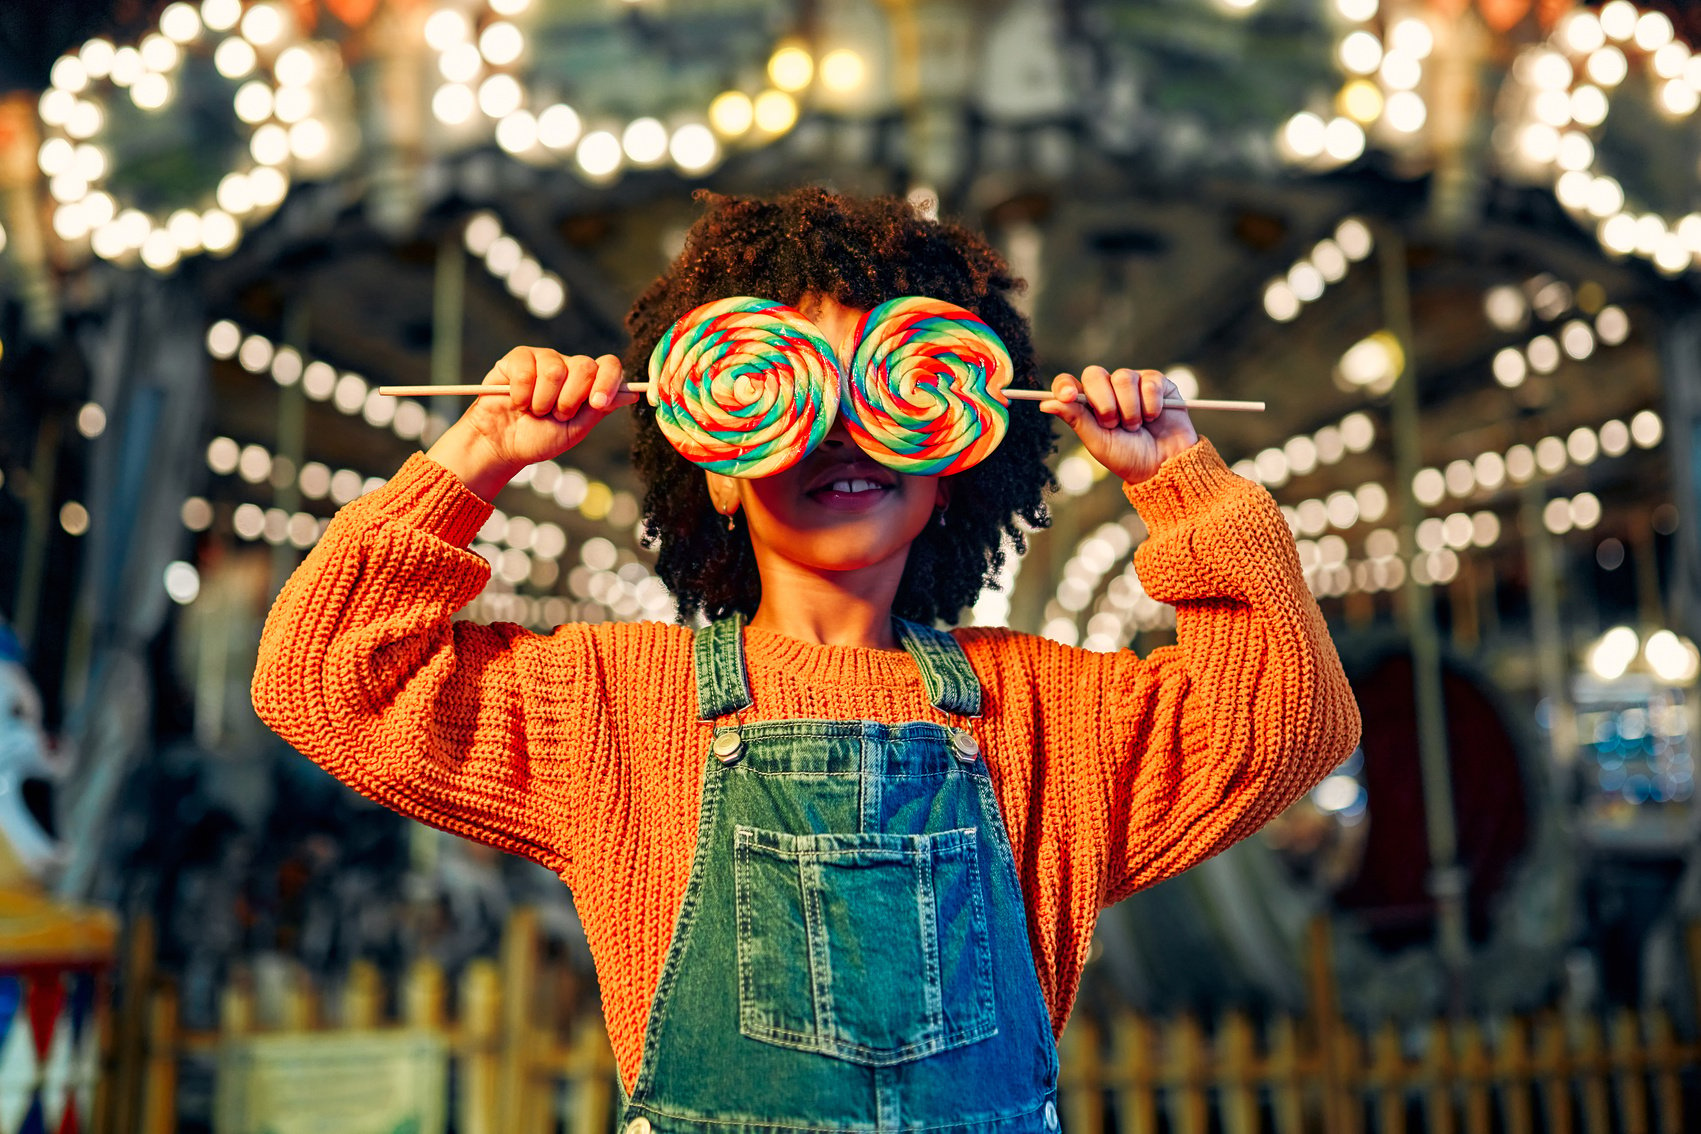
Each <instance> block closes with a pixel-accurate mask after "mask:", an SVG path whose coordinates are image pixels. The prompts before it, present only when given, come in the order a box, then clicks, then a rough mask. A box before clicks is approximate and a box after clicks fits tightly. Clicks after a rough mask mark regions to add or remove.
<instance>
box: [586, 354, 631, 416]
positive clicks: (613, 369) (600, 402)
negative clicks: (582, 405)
mask: <svg viewBox="0 0 1701 1134" xmlns="http://www.w3.org/2000/svg"><path fill="white" fill-rule="evenodd" d="M596 368H597V370H596V378H595V380H594V381H592V383H591V397H590V402H591V408H592V409H594V410H605V409H610V408H612V407H613V405H614V402H615V398H616V396H617V395H618V394H619V393H620V359H618V358H616V357H615V356H614V355H612V354H603V355H598V356H597V360H596ZM636 397H637V395H635V394H634V395H633V398H636Z"/></svg>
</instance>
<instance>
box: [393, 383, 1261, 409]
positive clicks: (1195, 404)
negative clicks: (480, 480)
mask: <svg viewBox="0 0 1701 1134" xmlns="http://www.w3.org/2000/svg"><path fill="white" fill-rule="evenodd" d="M649 388H650V384H649V383H648V382H628V383H626V384H625V385H623V386H621V387H620V390H621V392H622V393H624V392H626V391H628V390H630V391H632V392H633V393H635V394H642V393H645V392H646V391H648V390H649ZM378 392H379V393H380V394H388V395H390V396H391V397H395V398H428V397H431V396H433V395H437V394H443V395H450V394H458V395H461V396H463V397H483V396H491V397H502V398H505V397H507V396H508V387H507V386H499V385H490V386H380V387H378ZM1004 396H1005V397H1006V398H1009V399H1010V400H1011V401H1018V402H1043V401H1045V400H1046V399H1047V398H1049V397H1051V391H1050V390H1011V389H1006V390H1005V391H1004ZM1164 405H1165V406H1166V407H1168V408H1170V409H1186V410H1231V411H1239V412H1242V413H1263V412H1264V403H1263V402H1236V401H1224V400H1222V399H1220V398H1194V399H1192V400H1191V401H1183V400H1182V399H1180V398H1165V399H1164Z"/></svg>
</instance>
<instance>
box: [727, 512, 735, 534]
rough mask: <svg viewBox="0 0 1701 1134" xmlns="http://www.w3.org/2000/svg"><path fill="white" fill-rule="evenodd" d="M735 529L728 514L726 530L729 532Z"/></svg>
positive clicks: (729, 513) (730, 515)
mask: <svg viewBox="0 0 1701 1134" xmlns="http://www.w3.org/2000/svg"><path fill="white" fill-rule="evenodd" d="M735 528H736V525H735V524H733V522H732V513H731V512H728V513H727V514H726V530H727V531H729V532H730V531H733V530H735Z"/></svg>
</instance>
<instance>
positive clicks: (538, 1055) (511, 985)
mask: <svg viewBox="0 0 1701 1134" xmlns="http://www.w3.org/2000/svg"><path fill="white" fill-rule="evenodd" d="M1686 943H1687V946H1688V960H1689V966H1688V967H1689V975H1690V979H1691V987H1692V988H1701V926H1693V927H1690V929H1689V932H1688V933H1687V935H1686ZM1310 966H1311V971H1310V974H1309V976H1310V981H1309V984H1310V988H1311V1003H1310V1005H1309V1009H1308V1011H1307V1013H1306V1015H1305V1016H1304V1017H1303V1018H1293V1017H1274V1018H1265V1019H1261V1020H1254V1019H1252V1018H1250V1017H1248V1016H1246V1015H1244V1014H1240V1013H1234V1012H1231V1013H1228V1014H1226V1015H1225V1016H1223V1017H1222V1018H1221V1019H1219V1020H1217V1021H1216V1022H1215V1024H1214V1027H1210V1028H1207V1026H1206V1025H1205V1023H1203V1022H1202V1021H1200V1020H1199V1019H1198V1018H1196V1017H1193V1016H1189V1015H1180V1016H1175V1017H1170V1018H1166V1019H1161V1020H1160V1019H1150V1018H1144V1017H1140V1016H1136V1015H1133V1014H1130V1013H1119V1012H1111V1013H1108V1014H1102V1013H1095V1012H1093V1011H1090V1010H1089V1009H1088V1007H1087V1006H1081V1007H1080V1008H1078V1010H1077V1012H1076V1015H1075V1018H1074V1020H1073V1021H1072V1022H1071V1024H1070V1027H1069V1029H1068V1031H1067V1033H1066V1034H1065V1035H1064V1037H1063V1043H1062V1045H1061V1052H1060V1054H1061V1059H1062V1077H1061V1083H1060V1096H1061V1103H1062V1106H1061V1109H1062V1113H1063V1126H1064V1129H1065V1131H1067V1132H1069V1134H1101V1132H1104V1131H1113V1130H1114V1131H1124V1132H1129V1134H1159V1132H1167V1134H1214V1132H1216V1131H1221V1132H1222V1134H1266V1132H1268V1134H1361V1132H1363V1134H1405V1132H1406V1131H1408V1130H1410V1131H1412V1132H1413V1134H1418V1132H1422V1134H1502V1132H1504V1134H1533V1132H1535V1131H1545V1132H1549V1134H1682V1132H1684V1131H1701V1108H1697V1107H1696V1106H1695V1100H1696V1098H1697V1097H1698V1096H1701V1044H1698V1043H1697V1042H1695V1041H1694V1040H1693V1039H1687V1040H1684V1041H1680V1040H1679V1039H1678V1038H1677V1037H1676V1035H1675V1034H1674V1029H1673V1027H1672V1024H1671V1021H1670V1019H1669V1017H1668V1016H1667V1014H1666V1013H1665V1012H1664V1011H1662V1010H1653V1011H1646V1012H1635V1011H1631V1010H1628V1009H1626V1010H1621V1011H1617V1012H1615V1013H1613V1014H1611V1015H1610V1016H1609V1017H1607V1018H1605V1019H1602V1018H1599V1017H1597V1016H1593V1015H1584V1016H1578V1015H1572V1016H1561V1015H1560V1014H1558V1013H1552V1012H1550V1013H1543V1014H1538V1015H1536V1016H1533V1017H1518V1016H1514V1017H1504V1018H1498V1019H1490V1020H1474V1019H1463V1020H1452V1021H1447V1020H1437V1021H1433V1022H1430V1023H1428V1024H1424V1025H1420V1026H1406V1027H1403V1028H1401V1027H1397V1026H1396V1025H1394V1024H1392V1023H1388V1024H1384V1025H1382V1026H1381V1027H1379V1028H1376V1029H1374V1030H1372V1031H1370V1032H1368V1033H1365V1032H1362V1031H1360V1030H1358V1029H1356V1028H1354V1027H1351V1026H1349V1025H1348V1024H1347V1023H1346V1022H1345V1021H1344V1020H1343V1019H1342V1018H1341V1017H1340V1014H1339V1012H1338V1010H1337V1007H1336V1000H1335V993H1334V987H1333V983H1332V981H1331V979H1330V977H1329V972H1330V960H1329V942H1328V935H1327V931H1326V928H1325V926H1324V924H1323V923H1322V922H1319V923H1317V925H1316V926H1314V929H1313V932H1312V935H1311V941H1310ZM274 975H276V974H274ZM282 975H283V979H282V980H273V981H270V982H268V984H269V987H268V988H267V989H263V990H256V988H255V987H254V982H252V981H245V980H240V979H239V980H237V981H235V982H233V983H232V985H231V986H230V987H228V988H227V989H226V990H225V991H224V994H223V997H222V1000H221V1011H220V1016H221V1018H220V1020H219V1025H218V1027H217V1029H215V1030H211V1031H190V1030H184V1029H182V1028H180V1027H179V1025H178V1014H177V1004H178V1002H177V995H176V991H175V989H174V987H173V985H172V983H171V982H170V981H169V980H167V979H165V978H163V977H162V976H161V975H160V974H158V973H157V972H156V971H155V970H154V967H153V957H152V930H151V927H150V926H149V925H148V924H147V923H145V922H143V923H138V924H137V925H135V926H134V927H132V931H131V934H130V938H129V947H128V950H127V954H126V958H125V973H124V978H123V989H124V992H123V996H122V999H121V1002H120V1004H119V1006H118V1012H117V1021H116V1026H115V1028H114V1037H113V1043H112V1045H111V1052H110V1058H109V1060H108V1064H107V1072H108V1073H107V1077H106V1081H105V1084H104V1087H103V1091H102V1100H101V1106H100V1109H99V1120H98V1122H97V1124H96V1126H95V1127H94V1129H95V1130H97V1131H109V1132H111V1134H166V1132H167V1131H172V1130H175V1129H177V1125H178V1119H179V1116H178V1090H177V1088H178V1077H179V1071H180V1065H181V1063H182V1061H184V1060H186V1059H193V1058H197V1057H203V1058H204V1057H206V1056H208V1055H210V1054H211V1053H213V1052H215V1051H217V1050H218V1049H219V1047H220V1045H222V1044H224V1043H226V1042H228V1041H230V1040H231V1039H232V1038H233V1037H239V1036H246V1035H254V1034H267V1033H275V1034H287V1033H303V1034H317V1033H325V1032H349V1031H368V1032H371V1031H383V1030H386V1029H391V1030H394V1029H402V1028H414V1029H424V1030H429V1031H432V1032H435V1033H437V1034H440V1035H442V1036H444V1037H445V1038H446V1040H447V1044H448V1050H449V1053H450V1058H451V1062H452V1068H453V1070H452V1075H453V1078H454V1088H453V1090H452V1092H451V1094H452V1097H453V1099H454V1103H455V1106H454V1112H453V1113H452V1114H451V1115H450V1125H451V1127H452V1129H453V1130H454V1131H456V1132H457V1134H554V1132H556V1131H564V1132H565V1134H604V1132H606V1131H608V1130H610V1129H611V1128H612V1123H613V1121H614V1118H615V1115H614V1109H615V1107H616V1105H617V1104H616V1099H617V1097H618V1096H617V1094H616V1083H615V1068H614V1058H613V1054H612V1052H611V1051H610V1049H609V1046H608V1040H607V1036H606V1034H605V1033H604V1031H603V1028H602V1023H601V1020H600V1019H598V1018H597V1017H596V1016H595V1014H594V1013H585V1012H571V1011H563V1012H557V1013H554V1015H556V1016H558V1017H560V1018H549V1017H550V1016H551V1014H552V1013H551V1012H550V1011H549V1009H548V1007H547V1005H550V1004H555V1005H559V1004H571V1003H573V1002H574V1001H575V1000H576V998H575V997H573V996H566V997H559V996H557V997H551V996H547V995H540V990H549V989H552V988H556V987H558V986H559V984H560V982H562V981H564V980H565V981H572V980H573V979H575V978H573V977H572V976H571V975H570V974H568V972H567V970H566V969H564V968H558V967H556V966H545V965H544V964H542V963H541V961H540V955H539V949H538V937H537V923H536V919H535V917H534V915H533V914H532V913H531V912H530V911H524V910H522V911H520V912H518V913H517V914H515V916H514V917H513V918H512V919H511V921H510V922H509V924H508V926H507V929H506V932H505V934H504V939H503V944H502V949H501V955H500V957H499V958H496V959H488V960H481V961H477V962H474V963H473V964H471V965H469V966H468V967H467V968H466V969H465V970H464V972H463V974H462V976H461V979H460V982H459V987H458V989H457V995H456V996H455V998H454V999H455V1002H456V1011H455V1013H454V1015H453V1017H451V1014H450V1012H449V999H450V997H449V995H448V984H447V981H446V980H445V977H444V974H443V973H442V971H441V970H440V969H438V968H437V967H436V966H434V965H432V964H430V963H420V964H418V965H415V966H414V967H413V968H412V969H411V970H409V971H408V972H407V973H406V974H405V975H404V976H403V978H402V980H401V981H400V982H399V986H398V987H397V988H395V989H394V990H393V991H392V990H390V989H387V988H386V987H385V986H384V983H383V981H382V980H381V978H380V974H379V973H378V971H377V970H376V969H375V968H374V967H372V966H371V965H366V964H357V965H355V966H354V967H353V968H352V969H351V971H350V972H349V973H348V974H347V976H346V979H345V980H344V981H343V982H342V983H341V985H340V986H339V987H338V988H336V989H334V990H316V989H314V988H313V987H312V985H311V983H310V982H309V981H308V980H307V979H306V976H305V974H304V973H302V972H300V971H299V970H298V969H290V968H287V967H286V968H285V969H284V970H283V971H282ZM1698 1000H1701V995H1698ZM387 1005H393V1006H394V1010H393V1011H387ZM1697 1008H1698V1016H1701V1003H1698V1005H1697ZM1686 1095H1687V1102H1688V1109H1687V1110H1686Z"/></svg>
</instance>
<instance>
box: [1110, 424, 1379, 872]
mask: <svg viewBox="0 0 1701 1134" xmlns="http://www.w3.org/2000/svg"><path fill="white" fill-rule="evenodd" d="M1127 495H1128V497H1129V499H1130V500H1131V501H1132V502H1133V503H1134V504H1135V506H1136V507H1137V508H1138V509H1139V511H1140V514H1141V517H1142V518H1143V519H1144V520H1145V521H1146V524H1147V527H1148V530H1149V532H1150V535H1149V536H1148V538H1147V539H1146V541H1145V542H1144V543H1143V544H1142V545H1141V547H1140V549H1139V551H1138V552H1137V554H1136V559H1135V562H1136V567H1137V569H1138V570H1139V573H1140V579H1141V582H1142V583H1143V584H1144V586H1145V588H1146V592H1147V593H1148V594H1150V595H1151V596H1152V597H1153V598H1154V599H1157V600H1158V601H1160V602H1166V603H1171V604H1173V605H1174V607H1175V617H1176V644H1175V645H1174V646H1170V647H1166V648H1164V649H1160V650H1155V651H1153V652H1152V653H1151V654H1150V655H1149V656H1147V657H1145V658H1139V657H1136V656H1135V655H1134V653H1133V652H1132V651H1126V650H1125V651H1122V652H1120V653H1117V654H1113V655H1108V656H1107V657H1106V658H1105V661H1104V662H1103V663H1101V664H1102V666H1103V668H1102V670H1101V674H1102V678H1103V682H1104V684H1103V698H1104V702H1103V711H1104V719H1105V720H1106V722H1107V725H1108V726H1109V727H1107V729H1106V730H1105V737H1104V739H1105V741H1106V742H1107V743H1106V744H1104V745H1103V746H1101V747H1100V749H1099V752H1098V755H1097V761H1096V769H1095V772H1096V775H1097V776H1099V777H1102V780H1103V783H1104V785H1105V786H1104V790H1105V792H1106V798H1107V802H1108V805H1109V834H1110V838H1111V840H1112V842H1111V846H1110V850H1109V859H1108V862H1107V867H1108V873H1107V876H1106V879H1105V882H1106V892H1105V895H1104V898H1103V902H1104V904H1106V905H1108V904H1110V903H1111V902H1115V901H1117V900H1119V899H1121V898H1123V897H1126V896H1127V895H1128V894H1130V893H1132V892H1134V891H1135V890H1138V889H1140V888H1142V887H1144V886H1149V885H1151V884H1153V883H1155V882H1158V881H1161V880H1162V879H1164V878H1167V877H1169V876H1171V875H1173V874H1177V873H1180V872H1181V871H1183V870H1186V869H1187V868H1188V867H1190V866H1192V865H1194V864H1195V863H1197V862H1199V861H1201V860H1203V859H1205V858H1208V857H1210V856H1211V855H1213V854H1216V853H1217V852H1218V851H1220V850H1222V849H1223V848H1224V847H1227V846H1228V845H1230V844H1231V843H1234V842H1236V841H1238V840H1239V839H1242V838H1245V837H1246V836H1247V835H1249V834H1251V833H1252V832H1253V831H1255V830H1257V829H1258V828H1259V827H1260V826H1262V825H1263V824H1264V823H1265V822H1266V821H1267V820H1268V819H1270V818H1271V817H1272V816H1274V815H1276V814H1277V813H1278V812H1280V811H1281V810H1282V809H1284V808H1286V807H1287V806H1288V805H1289V804H1290V803H1292V802H1293V801H1294V800H1296V799H1298V798H1299V797H1300V796H1301V795H1303V794H1304V793H1305V792H1306V791H1308V790H1309V789H1310V788H1311V787H1312V786H1313V785H1314V784H1316V783H1317V781H1319V780H1320V779H1322V778H1323V777H1324V776H1325V775H1327V774H1328V773H1329V771H1330V770H1331V769H1332V768H1334V767H1335V766H1336V765H1337V764H1339V763H1340V762H1341V761H1342V760H1344V759H1345V758H1346V757H1347V756H1348V755H1350V754H1351V752H1352V750H1353V748H1354V747H1355V746H1356V745H1357V744H1358V738H1359V715H1358V707H1357V705H1356V704H1355V703H1354V700H1353V696H1352V690H1351V689H1350V688H1349V687H1348V685H1347V680H1346V675H1345V674H1344V673H1343V672H1342V671H1341V663H1340V660H1339V658H1338V657H1337V656H1336V653H1335V647H1334V643H1333V642H1332V641H1330V639H1329V632H1328V629H1327V628H1326V627H1325V625H1324V623H1323V617H1322V615H1321V614H1320V613H1319V611H1318V609H1317V603H1316V601H1315V600H1314V599H1313V598H1312V597H1311V593H1310V591H1309V589H1308V588H1307V587H1306V585H1305V580H1304V577H1303V575H1302V573H1301V571H1300V567H1299V560H1298V557H1297V555H1296V554H1295V551H1294V542H1293V536H1292V535H1291V534H1290V532H1289V531H1288V527H1287V524H1286V522H1285V521H1284V520H1283V519H1282V515H1281V512H1280V510H1279V509H1278V508H1277V507H1276V504H1275V501H1273V500H1271V499H1270V494H1269V493H1268V492H1266V491H1264V489H1263V488H1261V487H1259V486H1258V485H1255V484H1253V483H1251V482H1250V481H1247V480H1244V479H1242V478H1240V477H1238V476H1235V475H1234V474H1233V473H1232V472H1230V471H1229V470H1228V469H1227V468H1226V467H1224V465H1223V462H1222V459H1221V458H1220V457H1219V456H1217V453H1216V451H1215V449H1213V448H1211V445H1210V442H1208V441H1201V442H1199V443H1198V444H1197V445H1196V446H1194V448H1192V449H1190V450H1188V451H1187V452H1184V453H1182V454H1180V455H1178V456H1175V457H1173V458H1171V459H1170V460H1169V461H1168V462H1166V464H1165V465H1164V467H1163V468H1162V469H1161V470H1160V471H1159V473H1158V474H1157V475H1156V476H1154V477H1152V478H1151V479H1149V480H1147V481H1144V482H1142V483H1140V484H1138V485H1135V486H1131V487H1129V488H1128V489H1127Z"/></svg>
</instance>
